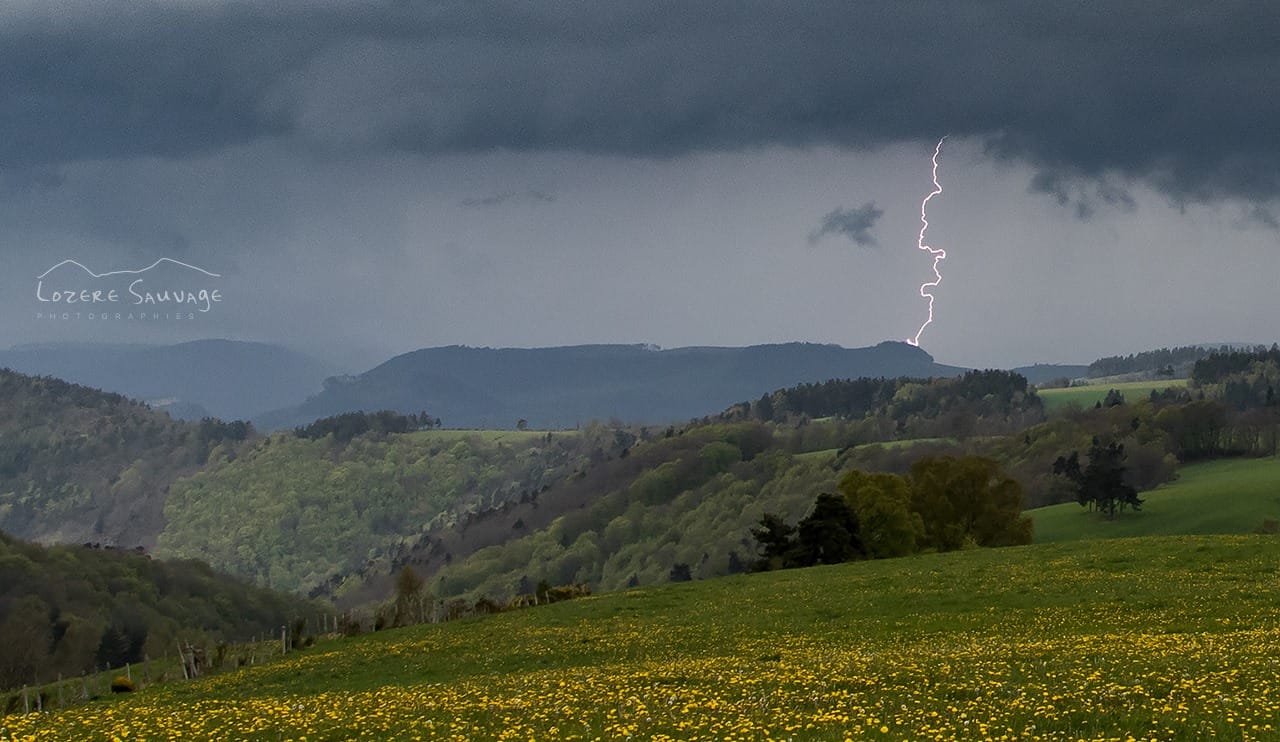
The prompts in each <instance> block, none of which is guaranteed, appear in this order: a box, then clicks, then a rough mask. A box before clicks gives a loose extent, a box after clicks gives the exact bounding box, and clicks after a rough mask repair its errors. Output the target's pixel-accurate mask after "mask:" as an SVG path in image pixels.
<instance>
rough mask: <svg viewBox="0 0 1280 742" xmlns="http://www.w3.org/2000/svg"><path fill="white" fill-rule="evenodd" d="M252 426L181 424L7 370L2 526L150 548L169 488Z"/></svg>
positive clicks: (0, 380) (126, 402)
mask: <svg viewBox="0 0 1280 742" xmlns="http://www.w3.org/2000/svg"><path fill="white" fill-rule="evenodd" d="M250 434H251V429H250V428H249V427H248V426H246V425H245V424H244V423H239V424H224V423H221V422H218V421H215V420H209V421H205V422H203V423H182V422H175V421H173V420H172V419H170V418H169V416H168V415H166V414H164V413H162V412H156V411H154V410H151V409H149V408H148V407H147V406H146V405H144V404H141V403H139V402H136V401H133V400H130V399H126V398H125V397H122V396H120V395H118V394H109V393H106V392H100V391H98V390H96V389H89V388H87V387H83V386H78V385H75V384H69V383H67V382H65V381H61V380H59V379H54V378H50V377H31V376H26V375H23V374H18V373H14V372H12V371H9V370H7V369H0V530H2V531H5V532H7V533H10V534H13V535H15V536H18V537H20V538H24V539H30V540H38V541H43V542H64V543H67V542H69V543H78V542H82V541H98V542H105V543H108V544H112V545H118V546H125V547H133V546H144V547H150V546H151V545H152V544H153V543H154V541H155V537H156V535H157V534H158V533H159V532H160V529H161V528H162V526H163V521H162V516H161V513H162V510H163V508H164V500H165V497H166V493H167V491H168V489H169V486H170V485H171V484H172V483H173V481H174V480H175V479H177V478H178V477H180V476H183V475H185V474H189V473H191V472H194V471H195V470H196V469H197V468H198V467H199V466H200V465H202V464H203V463H204V462H205V460H206V459H207V458H208V456H209V454H210V453H211V452H212V451H215V450H219V451H220V453H219V456H232V455H234V451H235V450H236V447H237V446H238V445H239V444H240V443H241V442H243V441H244V440H245V439H246V438H248V437H249V436H250Z"/></svg>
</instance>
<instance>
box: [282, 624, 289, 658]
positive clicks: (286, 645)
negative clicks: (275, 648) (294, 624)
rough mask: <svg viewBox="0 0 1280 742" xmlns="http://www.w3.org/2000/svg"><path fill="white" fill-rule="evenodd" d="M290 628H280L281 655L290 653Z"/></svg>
mask: <svg viewBox="0 0 1280 742" xmlns="http://www.w3.org/2000/svg"><path fill="white" fill-rule="evenodd" d="M288 630H289V627H287V626H281V627H280V654H287V653H288V651H289V634H288Z"/></svg>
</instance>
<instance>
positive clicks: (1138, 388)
mask: <svg viewBox="0 0 1280 742" xmlns="http://www.w3.org/2000/svg"><path fill="white" fill-rule="evenodd" d="M1186 385H1187V380H1186V379H1166V380H1164V381H1124V382H1120V383H1115V384H1091V385H1089V386H1073V387H1068V388H1066V389H1040V390H1037V392H1036V393H1037V394H1038V395H1040V399H1041V400H1043V401H1044V408H1045V411H1046V412H1057V411H1059V410H1062V409H1065V408H1067V407H1069V406H1070V405H1073V404H1074V405H1076V406H1077V407H1092V406H1093V405H1094V404H1095V403H1097V402H1101V401H1102V400H1103V398H1105V397H1106V396H1107V392H1109V391H1110V390H1112V389H1117V390H1119V391H1120V393H1121V394H1123V395H1124V396H1125V399H1127V400H1129V401H1135V400H1137V399H1139V398H1141V397H1147V396H1149V395H1150V394H1151V392H1152V391H1162V390H1164V389H1169V388H1170V387H1185V386H1186Z"/></svg>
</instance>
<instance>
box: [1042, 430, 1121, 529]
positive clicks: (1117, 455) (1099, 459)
mask: <svg viewBox="0 0 1280 742" xmlns="http://www.w3.org/2000/svg"><path fill="white" fill-rule="evenodd" d="M1124 460H1125V452H1124V444H1122V443H1115V442H1112V443H1108V444H1106V445H1103V444H1102V442H1101V441H1100V440H1098V439H1097V438H1094V439H1093V443H1091V444H1090V445H1089V464H1088V466H1086V467H1084V468H1083V469H1081V468H1080V454H1079V452H1077V451H1072V452H1071V455H1070V456H1066V457H1064V456H1059V457H1058V460H1057V461H1055V462H1053V473H1054V474H1058V475H1061V476H1064V477H1066V478H1067V479H1070V480H1071V481H1072V482H1073V483H1075V485H1076V499H1077V501H1078V502H1079V503H1080V505H1081V507H1088V508H1089V509H1090V510H1094V509H1096V510H1097V511H1098V512H1101V513H1106V515H1107V518H1108V519H1111V520H1114V519H1115V517H1116V512H1117V510H1119V511H1120V512H1124V509H1125V508H1128V507H1132V508H1133V509H1134V510H1135V511H1136V510H1141V509H1142V502H1143V501H1142V498H1140V497H1138V491H1137V490H1136V489H1134V488H1133V487H1131V486H1129V484H1128V483H1126V482H1125V481H1124V472H1125V465H1124Z"/></svg>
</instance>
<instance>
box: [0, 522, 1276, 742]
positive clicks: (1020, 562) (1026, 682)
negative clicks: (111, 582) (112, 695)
mask: <svg viewBox="0 0 1280 742" xmlns="http://www.w3.org/2000/svg"><path fill="white" fill-rule="evenodd" d="M1278 559H1280V540H1277V539H1275V538H1273V537H1263V536H1253V537H1178V538H1146V539H1126V540H1122V541H1115V542H1112V543H1111V544H1109V545H1108V548H1107V549H1105V550H1102V549H1099V548H1097V545H1096V543H1090V542H1077V543H1071V544H1047V545H1037V546H1029V547H1016V548H1005V549H981V550H975V551H963V552H953V553H948V554H932V555H921V556H917V557H910V558H903V559H891V560H884V561H878V562H861V563H856V564H846V565H837V566H832V567H816V568H812V569H804V570H793V571H786V572H775V573H767V574H758V575H746V576H736V577H730V578H723V579H716V580H707V581H703V582H693V583H683V584H679V585H669V586H662V587H655V588H648V589H640V590H629V591H626V592H620V593H615V594H611V595H606V596H599V597H592V598H586V599H579V600H574V601H569V602H565V603H557V604H555V605H550V606H544V607H537V608H530V609H524V610H518V611H512V612H507V613H502V614H499V615H496V616H489V617H482V618H478V619H471V620H463V621H455V622H449V623H445V624H439V625H424V626H417V627H410V628H405V629H397V630H392V631H382V632H378V633H376V634H370V635H364V636H359V637H355V638H351V639H342V640H335V641H332V642H326V643H322V644H320V645H318V646H316V647H314V648H312V649H310V650H306V651H304V652H301V653H297V654H293V655H290V656H289V657H288V658H285V659H282V660H279V661H276V662H273V663H271V664H266V665H260V666H257V667H252V668H246V669H244V670H242V671H240V672H238V673H234V674H227V675H222V676H218V677H213V678H209V679H205V680H199V681H195V682H191V683H176V684H170V685H165V686H157V687H154V688H151V689H148V690H145V691H142V692H140V693H135V694H132V695H131V696H129V697H124V698H117V699H113V700H110V701H105V702H102V703H95V704H91V705H86V706H81V707H78V708H74V709H71V710H68V711H65V712H62V713H56V714H31V715H28V716H23V717H7V718H5V719H4V721H3V725H4V727H5V728H6V729H7V731H8V733H9V734H10V735H12V736H13V737H16V738H18V739H24V738H28V737H32V738H39V739H51V740H59V739H68V740H71V739H76V740H79V739H111V738H119V739H134V738H138V739H151V738H168V737H176V738H184V739H207V738H220V737H222V736H225V734H226V730H228V729H234V730H237V736H239V737H243V738H245V739H263V740H267V739H281V738H286V737H288V738H296V737H297V736H298V735H299V734H303V733H305V734H306V736H307V737H308V738H309V739H349V738H354V737H366V736H367V737H372V738H380V739H402V738H403V739H407V738H412V737H413V736H415V735H417V736H420V737H423V738H431V739H457V740H464V739H466V740H478V739H565V740H572V739H578V740H590V739H596V738H603V739H615V738H616V739H623V738H627V737H630V738H633V739H654V740H675V739H688V740H694V739H697V740H722V739H730V738H732V739H812V740H836V741H837V742H838V741H839V740H847V739H873V740H876V739H892V740H900V739H913V740H914V739H938V740H970V739H975V740H976V739H1001V738H1004V739H1041V740H1074V739H1086V738H1087V739H1121V740H1123V739H1153V738H1154V739H1161V740H1198V739H1208V738H1218V739H1237V740H1239V739H1248V740H1254V739H1273V738H1275V736H1276V734H1275V730H1276V727H1277V721H1276V719H1277V711H1278V710H1280V709H1278V708H1277V705H1276V699H1275V693H1274V691H1275V660H1274V658H1275V656H1276V655H1277V653H1280V629H1277V628H1276V625H1275V619H1274V616H1275V607H1276V599H1275V595H1274V590H1273V587H1274V582H1275V574H1276V567H1275V565H1276V562H1277V560H1278ZM179 709H183V710H191V709H194V710H198V713H178V710H179Z"/></svg>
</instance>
